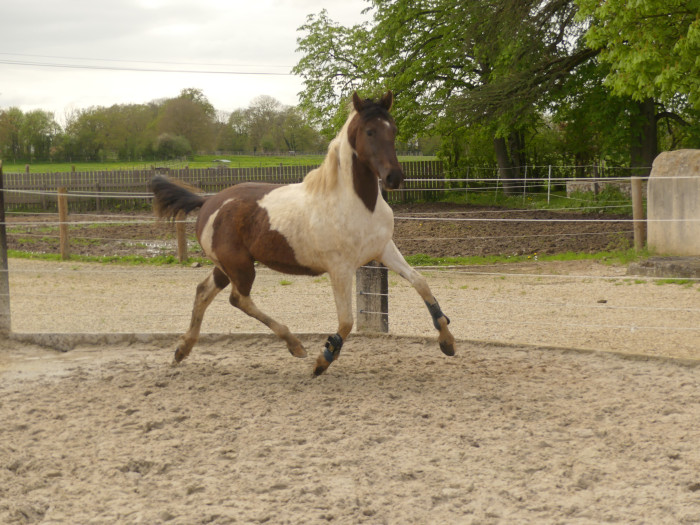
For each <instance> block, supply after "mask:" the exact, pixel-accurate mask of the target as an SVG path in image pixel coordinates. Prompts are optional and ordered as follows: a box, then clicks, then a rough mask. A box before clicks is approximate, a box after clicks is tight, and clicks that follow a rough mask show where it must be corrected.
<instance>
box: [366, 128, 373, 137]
mask: <svg viewBox="0 0 700 525" xmlns="http://www.w3.org/2000/svg"><path fill="white" fill-rule="evenodd" d="M374 133H375V132H374V130H373V129H368V130H367V136H368V137H374Z"/></svg>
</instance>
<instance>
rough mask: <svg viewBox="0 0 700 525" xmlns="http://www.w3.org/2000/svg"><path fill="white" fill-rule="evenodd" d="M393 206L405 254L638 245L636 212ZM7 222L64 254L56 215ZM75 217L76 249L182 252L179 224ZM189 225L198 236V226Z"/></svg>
mask: <svg viewBox="0 0 700 525" xmlns="http://www.w3.org/2000/svg"><path fill="white" fill-rule="evenodd" d="M392 208H393V209H394V215H395V217H396V223H395V230H394V240H395V241H396V245H397V246H398V247H399V249H400V250H401V252H402V253H403V254H404V255H414V254H418V253H422V254H426V255H430V256H433V257H447V256H469V255H529V254H533V255H534V254H541V253H561V252H567V251H575V252H591V253H592V252H599V251H602V250H611V249H620V248H622V249H624V248H628V247H630V246H631V245H632V224H631V223H630V222H625V221H629V219H631V217H629V216H623V215H613V214H605V213H595V214H593V213H587V214H583V213H581V212H576V211H546V210H525V211H523V210H520V211H516V210H505V209H502V208H490V207H483V206H479V207H477V206H472V205H468V204H455V203H446V202H423V203H414V204H395V205H393V206H392ZM500 219H504V220H500ZM192 220H194V219H192ZM8 221H9V222H8V232H9V235H8V246H9V248H10V249H15V250H23V251H30V252H37V253H58V251H59V248H58V245H59V239H58V232H57V231H56V230H57V226H55V223H56V221H57V216H56V214H45V215H42V214H40V215H22V214H13V215H11V216H9V217H8ZM69 221H71V222H74V223H75V224H74V225H73V226H71V227H70V230H69V232H70V233H69V236H70V239H71V241H70V250H71V253H73V254H80V255H106V256H111V255H142V256H153V255H174V254H176V253H177V250H176V244H175V240H174V237H175V232H174V227H173V226H172V225H171V224H168V223H163V222H159V223H156V222H155V221H154V218H153V214H152V213H147V212H143V213H128V214H127V213H124V214H110V213H104V214H97V215H95V214H90V215H85V214H72V215H70V216H69ZM567 221H574V222H567ZM619 221H622V222H619ZM47 223H48V224H53V226H48V225H47ZM187 230H188V235H190V237H192V238H193V236H194V225H193V224H192V223H190V224H188V227H187ZM190 250H191V255H201V251H200V248H199V246H198V245H197V243H196V242H192V243H191V246H190Z"/></svg>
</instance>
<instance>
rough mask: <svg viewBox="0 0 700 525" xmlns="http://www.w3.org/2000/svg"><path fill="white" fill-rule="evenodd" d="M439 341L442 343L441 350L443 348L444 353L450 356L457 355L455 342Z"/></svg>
mask: <svg viewBox="0 0 700 525" xmlns="http://www.w3.org/2000/svg"><path fill="white" fill-rule="evenodd" d="M439 343H440V350H442V353H443V354H445V355H449V356H450V357H452V356H453V355H455V344H454V343H453V342H448V341H439Z"/></svg>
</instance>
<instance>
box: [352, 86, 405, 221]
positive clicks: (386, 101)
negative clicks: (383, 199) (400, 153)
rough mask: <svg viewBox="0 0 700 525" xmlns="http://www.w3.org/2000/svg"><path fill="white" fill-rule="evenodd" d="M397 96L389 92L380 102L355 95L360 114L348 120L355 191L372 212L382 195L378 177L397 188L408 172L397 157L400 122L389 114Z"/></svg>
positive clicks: (390, 186) (387, 186) (386, 184)
mask: <svg viewBox="0 0 700 525" xmlns="http://www.w3.org/2000/svg"><path fill="white" fill-rule="evenodd" d="M392 102H393V96H392V95H391V92H388V93H387V94H386V95H385V96H384V97H382V99H381V101H380V102H378V103H377V102H374V101H372V100H370V99H365V100H361V99H360V98H359V97H358V96H357V93H355V94H354V95H353V105H354V107H355V111H356V112H357V114H356V115H355V116H354V117H353V118H352V120H351V121H350V123H349V124H348V129H347V136H348V142H349V143H350V146H351V147H352V149H353V150H354V151H355V154H354V155H353V158H352V174H353V187H354V189H355V193H357V196H358V197H359V198H360V200H362V202H363V203H364V205H365V206H366V207H367V209H368V210H369V211H371V212H373V211H374V208H375V207H376V204H377V198H378V195H379V188H378V180H381V181H382V184H383V185H384V187H385V188H389V189H396V188H398V187H399V185H400V184H401V182H402V181H403V178H404V175H403V170H402V169H401V166H400V165H399V161H398V159H397V158H396V151H395V140H396V133H397V129H396V124H395V123H394V119H393V118H392V117H391V115H390V114H389V110H390V109H391V105H392Z"/></svg>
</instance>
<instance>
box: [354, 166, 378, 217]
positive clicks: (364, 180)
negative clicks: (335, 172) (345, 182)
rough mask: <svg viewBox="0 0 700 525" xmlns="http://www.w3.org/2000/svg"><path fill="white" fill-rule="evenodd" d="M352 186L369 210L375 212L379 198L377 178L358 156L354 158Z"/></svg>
mask: <svg viewBox="0 0 700 525" xmlns="http://www.w3.org/2000/svg"><path fill="white" fill-rule="evenodd" d="M352 185H353V188H355V193H357V196H358V197H359V198H360V200H361V201H362V202H363V204H364V205H365V206H366V207H367V209H368V210H369V211H371V212H374V208H375V207H376V206H377V198H378V197H379V183H378V181H377V176H376V175H375V174H374V173H372V170H370V169H369V168H368V167H367V165H366V164H364V163H362V162H359V161H358V158H357V155H353V156H352Z"/></svg>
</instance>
